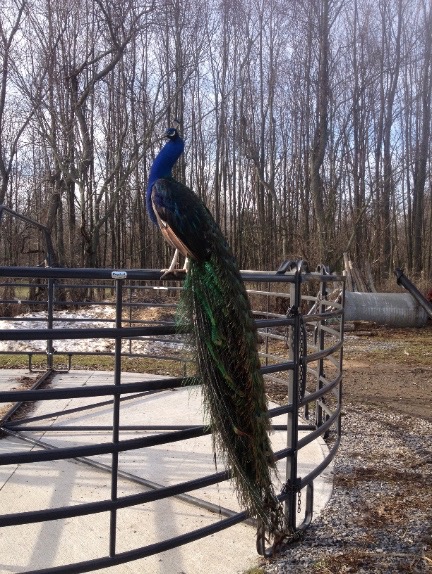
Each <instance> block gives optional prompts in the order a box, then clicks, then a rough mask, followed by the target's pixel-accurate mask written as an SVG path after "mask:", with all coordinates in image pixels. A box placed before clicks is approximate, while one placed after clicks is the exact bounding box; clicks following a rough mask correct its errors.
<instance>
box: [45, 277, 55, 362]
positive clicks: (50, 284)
mask: <svg viewBox="0 0 432 574" xmlns="http://www.w3.org/2000/svg"><path fill="white" fill-rule="evenodd" d="M53 325H54V279H52V278H49V279H48V308H47V328H48V329H52V328H53ZM46 354H47V369H48V370H49V371H51V370H52V369H53V366H54V362H53V354H54V345H53V341H52V339H48V340H47V348H46Z"/></svg>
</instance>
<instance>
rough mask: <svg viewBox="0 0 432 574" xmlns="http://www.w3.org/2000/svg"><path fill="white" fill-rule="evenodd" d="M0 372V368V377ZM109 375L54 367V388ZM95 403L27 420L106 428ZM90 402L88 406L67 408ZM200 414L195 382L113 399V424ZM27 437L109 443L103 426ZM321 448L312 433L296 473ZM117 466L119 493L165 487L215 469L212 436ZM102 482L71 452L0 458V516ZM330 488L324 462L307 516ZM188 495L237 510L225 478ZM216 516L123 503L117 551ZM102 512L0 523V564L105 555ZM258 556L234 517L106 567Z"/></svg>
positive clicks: (246, 564) (52, 502) (15, 447)
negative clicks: (192, 537)
mask: <svg viewBox="0 0 432 574" xmlns="http://www.w3.org/2000/svg"><path fill="white" fill-rule="evenodd" d="M144 378H146V375H142V374H136V373H123V374H122V382H136V381H140V380H143V379H144ZM151 378H154V377H153V376H152V377H151ZM2 380H3V381H4V379H2V372H1V371H0V383H1V381H2ZM111 382H113V374H112V373H109V372H88V371H72V372H70V373H65V374H57V375H56V376H55V378H54V380H53V382H52V386H54V387H56V386H57V387H65V386H67V387H69V386H75V385H79V386H82V385H97V384H107V383H111ZM6 384H7V383H4V385H3V386H2V385H1V384H0V391H1V390H6V389H5V388H4V387H5V386H6ZM9 384H12V385H13V381H9ZM104 400H105V399H104ZM99 402H100V400H99V399H97V398H94V399H65V400H61V401H43V402H40V403H38V404H37V405H35V409H34V411H33V413H32V415H33V416H40V415H47V418H46V419H44V420H42V421H37V422H35V423H34V424H35V425H39V426H41V425H45V426H47V425H49V426H51V425H55V426H56V427H57V429H59V428H61V427H64V426H70V425H74V426H81V427H82V426H84V425H94V426H99V425H100V426H102V425H107V426H109V425H111V424H112V406H111V405H99V404H97V403H99ZM89 404H91V408H90V409H86V410H81V411H76V410H75V409H76V408H77V407H80V406H85V405H89ZM71 409H74V410H71ZM53 413H57V414H54V415H53ZM203 422H205V419H204V416H203V411H202V404H201V394H200V390H199V388H198V387H196V388H187V389H180V390H174V391H169V390H168V391H162V392H159V393H155V394H152V395H148V396H141V397H138V398H134V399H132V400H128V401H124V402H122V403H121V410H120V424H121V425H163V424H165V423H166V424H170V425H173V424H179V425H195V424H202V423H203ZM273 422H274V423H275V424H278V423H279V424H282V423H283V422H284V417H278V418H277V419H274V420H273ZM144 432H145V434H151V433H150V431H142V430H141V431H133V430H122V431H121V432H120V440H125V439H129V438H136V437H138V436H143V434H144ZM26 435H27V436H31V437H32V438H34V439H36V440H40V441H43V442H44V443H47V444H49V445H51V446H54V447H60V446H76V445H84V444H93V443H101V442H110V441H111V439H112V437H111V432H110V431H103V430H101V431H97V432H95V431H92V432H90V431H84V430H83V431H81V430H80V431H63V432H62V431H60V430H50V431H46V430H42V429H41V430H40V431H37V430H35V431H31V432H26ZM272 443H273V448H274V449H275V450H279V449H281V448H284V446H285V444H286V437H285V432H282V431H275V432H273V433H272ZM32 448H39V447H37V446H34V445H32V444H29V443H25V442H23V441H22V440H21V439H19V438H15V437H11V438H6V439H3V440H0V452H14V451H23V450H28V449H32ZM325 451H326V446H325V444H324V443H323V442H322V441H314V442H313V443H312V444H311V445H309V446H308V447H306V448H305V449H302V451H301V456H300V460H299V466H300V475H303V476H304V475H305V474H307V473H308V472H309V470H311V469H312V468H314V467H315V466H316V465H317V464H318V463H319V462H320V461H321V460H322V459H323V456H324V453H325ZM92 460H93V461H96V462H98V463H102V464H104V465H106V466H107V467H110V465H111V455H103V456H97V457H92ZM284 466H285V463H284V461H282V462H280V463H279V467H278V473H279V477H278V478H275V483H276V489H277V490H278V491H279V490H280V486H281V484H282V482H285V480H284ZM119 470H120V473H123V475H122V476H121V477H120V479H119V483H118V495H119V496H123V495H129V494H134V493H138V492H143V490H147V488H146V487H145V486H143V485H142V484H139V480H141V479H145V480H148V481H151V482H154V483H157V484H160V485H164V486H166V485H170V484H176V483H178V482H183V481H185V480H191V479H193V478H198V477H201V476H205V475H208V474H212V473H214V472H215V471H216V470H218V471H220V470H223V464H222V462H221V461H216V468H215V461H214V456H213V452H212V447H211V437H209V436H206V437H199V438H194V439H190V440H187V441H181V442H176V443H172V444H169V445H162V446H156V447H151V448H147V449H141V450H134V451H128V452H125V453H122V454H121V455H120V457H119ZM134 477H135V478H134ZM110 480H111V478H110V473H109V472H105V471H103V470H100V469H97V468H94V467H91V466H88V465H86V464H83V463H82V462H77V461H73V460H71V461H69V460H68V461H56V462H46V463H32V464H27V465H8V466H0V508H1V514H9V513H15V512H23V511H28V510H37V509H44V508H56V507H61V506H69V505H75V504H79V503H83V502H91V501H98V500H106V499H109V498H110V493H111V490H110V489H111V482H110ZM331 489H332V481H331V478H330V470H327V471H326V473H325V474H324V475H322V476H321V477H319V478H318V479H317V480H316V481H315V484H314V514H315V515H316V514H318V513H319V512H320V511H321V509H322V508H323V507H324V505H325V504H326V502H327V500H328V498H329V496H330V494H331ZM191 495H193V496H194V497H196V498H198V499H201V500H204V501H207V502H211V503H213V504H214V505H216V507H225V508H229V509H231V510H238V509H239V505H238V503H237V499H236V496H235V493H234V491H233V488H232V486H231V485H230V483H228V482H224V483H221V484H218V485H215V486H211V487H206V488H203V489H201V490H197V491H194V492H193V493H191ZM220 519H221V517H220V516H219V514H218V513H217V512H216V513H214V512H209V511H208V510H205V509H204V508H202V507H198V506H195V505H192V504H190V503H187V502H183V501H180V500H178V499H174V498H170V499H166V500H163V501H158V502H155V503H150V504H146V505H138V506H134V507H131V508H127V509H122V510H120V511H119V512H118V518H117V526H116V531H117V546H116V551H117V552H123V551H127V550H132V549H134V548H137V547H140V546H144V545H148V544H152V543H154V542H158V541H160V540H164V539H168V538H171V537H173V536H177V535H180V534H183V533H186V532H189V531H191V530H195V529H197V528H200V527H202V526H204V525H207V524H212V523H214V522H217V521H219V520H220ZM109 520H110V517H109V513H100V514H95V515H91V516H88V517H79V518H73V519H67V520H59V521H52V522H46V523H39V524H29V525H25V526H19V527H15V526H14V527H4V528H3V529H2V531H1V536H0V572H1V573H3V572H4V573H6V572H27V571H29V570H36V569H41V568H48V567H52V566H59V565H65V564H69V563H72V562H78V561H84V560H89V559H91V558H97V557H102V556H107V555H108V548H109V540H108V532H109ZM256 560H257V554H256V551H255V529H254V528H253V527H251V526H248V525H246V524H239V525H236V526H234V527H231V528H229V529H227V530H223V531H221V532H219V533H217V534H214V535H212V536H209V537H206V538H204V539H202V540H199V541H196V542H192V543H189V544H187V545H185V546H182V547H179V548H176V549H174V550H171V551H168V552H164V553H161V554H157V555H154V556H150V557H148V558H144V559H141V560H137V561H135V562H131V563H128V564H124V565H121V566H116V567H111V568H108V569H107V571H109V572H113V573H116V574H122V573H137V574H138V573H143V572H144V573H147V572H148V573H151V574H153V573H155V574H201V573H206V574H220V573H222V572H223V573H224V574H236V573H241V572H244V571H245V570H247V569H248V568H250V567H251V566H253V565H254V564H256Z"/></svg>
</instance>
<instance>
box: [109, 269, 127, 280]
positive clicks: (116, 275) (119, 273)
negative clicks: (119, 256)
mask: <svg viewBox="0 0 432 574" xmlns="http://www.w3.org/2000/svg"><path fill="white" fill-rule="evenodd" d="M111 277H112V278H113V279H126V277H127V273H126V271H112V272H111Z"/></svg>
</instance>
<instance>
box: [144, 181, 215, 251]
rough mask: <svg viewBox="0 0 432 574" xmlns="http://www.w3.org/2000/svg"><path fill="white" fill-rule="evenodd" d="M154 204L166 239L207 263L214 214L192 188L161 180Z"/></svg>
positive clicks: (155, 189) (158, 183) (157, 183)
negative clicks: (209, 222) (211, 220)
mask: <svg viewBox="0 0 432 574" xmlns="http://www.w3.org/2000/svg"><path fill="white" fill-rule="evenodd" d="M151 198H152V205H153V210H154V212H155V214H156V218H157V221H158V224H159V227H160V229H161V231H162V234H163V235H164V237H165V239H166V240H167V241H168V242H169V243H170V244H171V245H172V246H173V247H175V248H176V249H178V250H179V251H180V252H181V253H182V254H183V255H184V256H185V257H190V258H192V259H195V260H196V261H205V260H206V259H208V258H209V256H210V254H211V244H212V229H211V226H209V225H208V224H207V222H208V221H209V217H210V219H211V215H210V212H209V211H208V209H207V208H206V207H205V205H204V204H203V203H202V202H201V200H200V199H199V197H197V196H196V195H195V194H194V193H193V192H192V191H191V190H190V189H189V188H188V187H186V186H185V185H183V184H181V183H179V182H178V181H175V180H174V179H171V178H161V179H158V180H157V181H156V182H155V183H154V185H153V188H152V196H151Z"/></svg>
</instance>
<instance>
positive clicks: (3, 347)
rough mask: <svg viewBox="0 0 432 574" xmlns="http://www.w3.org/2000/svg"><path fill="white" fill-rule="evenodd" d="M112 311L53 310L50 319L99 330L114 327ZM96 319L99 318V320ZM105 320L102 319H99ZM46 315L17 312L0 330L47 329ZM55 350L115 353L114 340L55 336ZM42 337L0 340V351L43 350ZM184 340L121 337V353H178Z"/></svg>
mask: <svg viewBox="0 0 432 574" xmlns="http://www.w3.org/2000/svg"><path fill="white" fill-rule="evenodd" d="M114 315H115V310H114V308H113V307H112V306H109V305H107V306H102V307H101V306H97V305H95V306H94V307H93V306H89V307H88V308H87V309H86V310H85V311H77V312H69V311H56V312H55V314H54V319H53V328H54V329H99V328H110V327H115V322H114ZM98 319H99V320H98ZM102 319H104V320H102ZM46 328H47V316H46V313H44V312H38V313H31V314H30V313H29V314H24V315H17V316H16V317H14V318H13V319H10V320H2V321H0V329H1V330H20V329H22V330H24V329H26V330H32V329H46ZM53 346H54V350H55V352H57V353H77V352H89V353H106V352H109V353H111V352H114V348H115V341H114V339H101V338H95V339H57V340H54V341H53ZM46 347H47V342H46V341H45V340H41V341H38V340H29V341H24V340H23V341H7V340H6V341H0V351H2V352H8V351H15V352H16V351H22V352H32V351H33V352H35V351H42V352H45V351H46ZM184 348H185V343H184V342H183V341H182V339H181V338H180V337H179V336H177V335H167V336H166V337H164V338H158V339H156V338H155V337H142V338H139V339H132V340H129V339H123V342H122V352H124V353H128V352H130V353H138V354H146V355H162V354H168V352H169V350H171V351H174V352H179V351H182V350H184Z"/></svg>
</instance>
